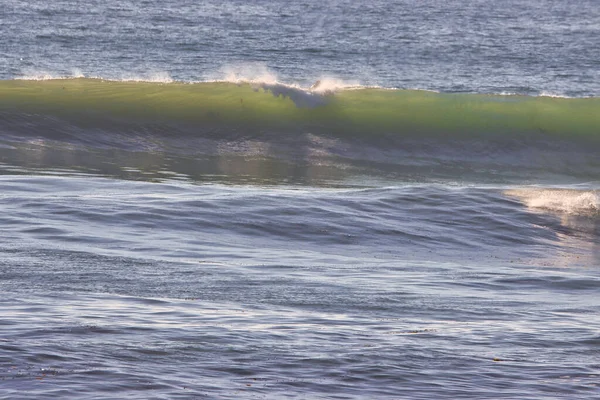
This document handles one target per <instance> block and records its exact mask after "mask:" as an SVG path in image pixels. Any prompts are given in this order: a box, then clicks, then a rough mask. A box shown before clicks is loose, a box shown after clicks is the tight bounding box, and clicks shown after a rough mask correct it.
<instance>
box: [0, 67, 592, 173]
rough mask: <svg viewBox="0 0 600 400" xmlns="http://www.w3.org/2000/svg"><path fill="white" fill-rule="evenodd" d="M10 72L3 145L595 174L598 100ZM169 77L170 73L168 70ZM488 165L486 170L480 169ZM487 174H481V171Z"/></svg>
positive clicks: (3, 90) (3, 86) (391, 169)
mask: <svg viewBox="0 0 600 400" xmlns="http://www.w3.org/2000/svg"><path fill="white" fill-rule="evenodd" d="M159 78H161V79H158V81H157V82H147V81H143V79H142V80H137V79H132V80H127V81H107V80H101V79H91V78H70V79H49V80H8V81H0V147H2V148H11V146H13V147H14V146H15V143H30V144H32V143H33V144H35V143H37V144H39V143H43V144H44V146H50V145H52V146H54V147H55V148H60V149H61V151H63V152H64V151H66V150H65V149H68V148H82V147H83V148H102V149H113V150H123V151H135V152H146V153H148V152H151V153H171V154H180V155H186V156H187V157H198V156H206V157H210V156H215V155H219V156H221V155H223V154H233V155H236V156H241V157H243V158H245V159H248V158H255V159H256V158H269V159H279V160H284V161H286V162H289V163H292V164H298V163H305V164H306V163H308V164H311V165H335V166H336V167H339V168H342V169H348V168H354V167H357V166H360V168H363V167H365V168H371V169H379V170H382V171H384V172H383V174H384V175H389V174H390V173H392V174H395V173H397V171H402V174H404V173H405V172H406V171H407V170H410V171H411V174H412V173H413V172H414V171H415V170H418V174H420V175H423V174H425V175H427V174H429V175H430V176H438V175H440V174H442V175H448V174H450V175H452V176H454V177H455V178H456V179H465V177H466V176H468V175H469V174H479V175H481V173H483V174H484V175H485V176H486V178H485V179H491V180H496V181H497V180H498V179H497V178H498V177H500V178H499V179H500V180H511V179H513V178H514V177H515V176H518V177H519V179H520V180H521V181H522V180H524V179H525V180H526V179H533V180H536V179H537V178H538V177H540V176H541V175H544V174H553V178H552V179H555V178H556V176H557V175H560V176H570V177H573V176H576V177H580V178H581V177H584V178H585V177H587V179H589V178H590V177H597V176H598V172H599V171H600V163H599V162H598V158H597V154H598V151H599V150H600V128H599V127H600V99H599V98H557V97H548V96H540V97H529V96H517V95H485V94H456V93H454V94H451V93H436V92H429V91H419V90H399V89H381V88H366V87H360V86H357V85H354V84H352V83H348V82H341V81H335V80H322V81H321V82H317V83H316V84H315V85H313V87H312V88H302V87H299V86H297V85H286V84H282V83H279V82H277V80H276V79H274V78H273V79H266V78H265V77H264V76H258V77H256V78H255V79H248V77H244V76H236V75H235V74H233V75H231V76H229V77H228V80H229V81H216V82H203V83H182V82H173V81H171V80H170V77H165V76H162V77H159ZM166 78H168V79H166ZM482 171H483V172H482ZM478 179H479V178H478Z"/></svg>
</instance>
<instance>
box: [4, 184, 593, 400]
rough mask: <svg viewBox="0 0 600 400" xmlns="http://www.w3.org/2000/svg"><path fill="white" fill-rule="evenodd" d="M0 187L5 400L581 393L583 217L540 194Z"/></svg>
mask: <svg viewBox="0 0 600 400" xmlns="http://www.w3.org/2000/svg"><path fill="white" fill-rule="evenodd" d="M1 184H2V187H3V193H2V197H1V206H2V209H3V210H4V213H3V216H2V218H1V222H2V227H3V228H2V234H3V238H4V240H3V244H2V246H1V249H0V251H2V254H3V256H2V261H1V264H0V273H1V274H2V281H1V286H2V287H1V290H2V293H3V299H2V310H3V318H2V330H1V332H2V338H1V340H2V342H1V343H0V346H1V348H2V355H1V358H0V360H1V362H2V365H3V370H2V373H1V375H2V376H1V379H2V381H1V382H2V393H3V397H5V398H39V397H46V396H61V397H62V396H65V397H78V398H111V397H133V398H177V397H180V398H196V397H197V398H202V397H209V398H210V397H215V398H216V397H218V398H239V397H266V398H273V397H287V396H292V397H299V398H330V397H338V398H365V397H387V398H399V397H400V398H402V397H410V398H431V397H432V396H435V397H437V396H439V397H451V398H456V397H474V398H481V397H498V396H500V397H503V398H544V397H564V398H573V397H579V398H585V397H593V396H595V395H597V394H598V390H599V389H598V387H597V386H596V385H597V382H598V378H599V377H598V374H597V371H598V361H597V353H596V351H595V349H596V347H597V345H598V341H599V340H600V338H599V337H598V327H599V323H600V320H599V319H598V302H597V299H596V297H597V293H598V288H599V286H600V276H599V273H598V269H597V268H596V266H597V264H598V257H600V252H599V251H598V246H597V245H598V241H597V234H598V228H599V227H598V220H597V219H595V217H589V216H585V215H579V216H578V215H571V216H563V217H562V218H561V217H559V216H557V215H554V214H552V213H546V212H543V211H540V210H536V209H535V208H533V209H528V208H526V207H525V206H524V204H523V203H522V202H521V201H520V200H519V198H524V196H526V195H528V196H530V198H537V199H541V198H548V199H552V193H554V192H552V193H545V194H543V193H539V191H537V194H536V190H534V189H531V190H522V191H521V192H514V193H512V192H508V193H507V192H506V191H505V190H503V189H502V188H479V189H477V188H469V187H446V186H430V185H427V186H406V187H390V188H381V189H311V188H303V187H287V188H286V187H269V186H266V187H244V186H241V187H240V186H222V185H221V184H209V185H199V186H198V185H194V184H189V183H179V182H176V181H171V182H163V183H145V182H138V183H136V182H130V181H115V180H113V179H98V178H93V177H89V176H88V177H81V178H75V177H70V178H64V177H55V176H48V177H31V176H23V177H15V176H12V177H11V176H5V177H4V178H2V182H1ZM584 193H587V194H588V196H597V194H596V193H595V192H594V191H584ZM554 196H555V197H554V199H555V202H556V203H557V204H558V203H560V201H561V200H560V199H561V198H562V202H563V203H565V202H568V201H573V202H576V200H577V198H578V197H577V196H579V197H581V196H582V193H579V192H577V191H574V192H571V193H562V192H561V193H554ZM561 196H562V197H561ZM549 204H554V203H552V202H550V203H549ZM565 204H566V203H565ZM582 204H583V206H582V205H580V207H590V203H582ZM578 212H579V213H583V214H585V213H586V212H592V213H593V212H597V210H593V209H579V210H578Z"/></svg>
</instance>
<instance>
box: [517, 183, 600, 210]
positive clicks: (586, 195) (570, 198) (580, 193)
mask: <svg viewBox="0 0 600 400" xmlns="http://www.w3.org/2000/svg"><path fill="white" fill-rule="evenodd" d="M505 193H506V194H507V195H508V196H511V197H516V198H518V199H519V200H520V201H521V202H523V203H524V204H525V205H526V206H527V207H528V208H531V209H537V210H545V211H551V212H557V213H564V214H570V215H598V214H600V191H598V190H573V189H541V188H521V189H512V190H507V191H506V192H505Z"/></svg>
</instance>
